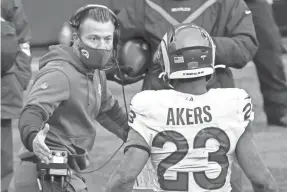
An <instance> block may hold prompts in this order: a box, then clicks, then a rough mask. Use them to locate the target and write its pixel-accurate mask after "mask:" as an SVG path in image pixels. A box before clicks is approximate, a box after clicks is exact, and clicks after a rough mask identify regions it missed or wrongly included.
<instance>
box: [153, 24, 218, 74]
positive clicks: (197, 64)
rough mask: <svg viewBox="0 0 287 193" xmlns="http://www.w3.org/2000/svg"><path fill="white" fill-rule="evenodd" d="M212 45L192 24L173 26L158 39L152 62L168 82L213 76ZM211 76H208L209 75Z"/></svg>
mask: <svg viewBox="0 0 287 193" xmlns="http://www.w3.org/2000/svg"><path fill="white" fill-rule="evenodd" d="M214 61H215V45H214V43H213V40H212V38H211V37H210V35H209V34H208V33H207V32H206V31H205V30H204V29H203V28H201V27H199V26H197V25H195V24H179V25H175V26H173V28H172V29H171V30H169V31H168V32H167V33H166V34H165V35H164V37H163V38H162V40H161V43H160V45H159V46H158V49H157V52H156V55H155V56H154V62H156V63H160V64H161V66H162V70H163V73H161V75H160V77H161V76H162V75H164V76H165V77H166V78H168V79H187V78H197V77H202V76H209V75H212V74H213V73H214ZM210 77H211V76H210Z"/></svg>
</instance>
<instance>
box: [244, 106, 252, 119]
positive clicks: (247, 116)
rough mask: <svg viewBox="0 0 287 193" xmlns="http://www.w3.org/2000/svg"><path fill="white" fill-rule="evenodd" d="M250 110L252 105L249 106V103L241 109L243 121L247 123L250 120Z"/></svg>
mask: <svg viewBox="0 0 287 193" xmlns="http://www.w3.org/2000/svg"><path fill="white" fill-rule="evenodd" d="M251 110H252V105H251V103H247V104H246V105H245V107H244V108H243V112H244V121H247V120H248V119H250V116H251Z"/></svg>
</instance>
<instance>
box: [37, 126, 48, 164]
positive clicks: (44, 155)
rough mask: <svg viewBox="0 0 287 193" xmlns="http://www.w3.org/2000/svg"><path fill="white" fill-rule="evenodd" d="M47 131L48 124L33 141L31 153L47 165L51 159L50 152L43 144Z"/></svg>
mask: <svg viewBox="0 0 287 193" xmlns="http://www.w3.org/2000/svg"><path fill="white" fill-rule="evenodd" d="M49 129H50V126H49V124H45V127H44V129H43V130H41V131H39V132H38V134H37V135H36V137H35V139H34V140H33V152H34V153H35V155H36V156H37V157H38V158H39V159H40V160H41V161H43V162H45V163H46V164H49V163H50V159H51V158H52V155H51V150H50V149H49V148H48V147H47V145H46V144H45V139H46V136H47V133H48V132H49Z"/></svg>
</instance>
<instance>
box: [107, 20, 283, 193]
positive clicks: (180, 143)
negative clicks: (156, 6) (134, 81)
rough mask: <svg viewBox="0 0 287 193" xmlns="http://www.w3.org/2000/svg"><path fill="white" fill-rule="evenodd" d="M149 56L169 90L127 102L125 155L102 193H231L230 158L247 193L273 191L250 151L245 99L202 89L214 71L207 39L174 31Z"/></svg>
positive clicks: (195, 31)
mask: <svg viewBox="0 0 287 193" xmlns="http://www.w3.org/2000/svg"><path fill="white" fill-rule="evenodd" d="M157 53H158V54H157V56H158V57H157V59H156V60H157V61H159V62H160V63H161V64H162V67H163V72H164V73H163V74H161V78H163V79H164V80H165V82H166V83H167V84H168V85H169V86H170V88H171V89H166V90H159V91H152V90H150V91H142V92H140V93H138V94H136V95H135V96H134V97H133V99H132V101H131V106H130V117H129V125H130V128H131V130H130V133H129V137H128V142H127V146H126V147H125V150H124V152H125V157H124V159H123V161H122V162H121V164H120V165H119V166H118V168H117V169H116V170H115V171H114V173H113V174H112V175H111V177H110V179H109V182H108V185H107V191H131V190H132V189H133V188H134V189H140V188H144V189H149V190H150V191H198V192H203V191H220V192H225V191H231V190H232V188H231V185H230V176H231V172H232V171H231V165H232V162H233V160H234V159H235V157H237V159H238V162H239V165H240V166H241V168H242V170H243V171H244V172H245V174H246V176H247V177H248V178H249V180H250V182H251V184H252V186H253V189H254V190H255V191H278V188H277V185H276V182H275V180H274V178H273V176H272V175H271V173H270V172H269V170H268V169H267V168H266V166H265V165H264V163H263V161H262V159H261V158H260V156H259V154H258V152H257V150H256V147H255V145H254V141H253V136H252V126H251V122H252V120H253V117H254V112H253V109H252V103H251V98H250V96H249V95H248V94H247V93H246V91H244V90H243V89H238V88H226V89H210V90H209V91H207V89H206V84H207V82H208V81H209V80H210V79H211V78H212V75H213V73H214V70H215V69H214V58H215V45H214V43H213V41H212V39H211V37H210V35H209V34H208V33H207V32H206V31H205V30H204V29H202V28H200V27H198V26H196V25H193V24H180V25H177V26H174V28H173V29H171V30H170V31H169V32H168V33H166V34H165V36H164V37H163V39H162V41H161V44H160V46H159V48H158V51H157Z"/></svg>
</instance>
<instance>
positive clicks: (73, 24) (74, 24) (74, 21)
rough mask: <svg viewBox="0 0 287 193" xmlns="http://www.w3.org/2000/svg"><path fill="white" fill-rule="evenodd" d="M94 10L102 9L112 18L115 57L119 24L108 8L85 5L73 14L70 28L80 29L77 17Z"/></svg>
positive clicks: (118, 37) (118, 38) (118, 39)
mask: <svg viewBox="0 0 287 193" xmlns="http://www.w3.org/2000/svg"><path fill="white" fill-rule="evenodd" d="M94 8H103V9H106V10H108V11H109V13H110V14H111V15H112V17H113V18H114V20H115V22H114V25H115V32H114V41H113V49H114V51H113V54H114V57H116V54H117V45H118V44H119V42H120V36H121V35H120V23H119V21H118V18H117V16H116V14H115V13H114V12H113V11H112V10H111V9H109V8H108V7H106V6H104V5H98V4H89V5H85V6H83V7H81V8H79V9H78V10H77V11H76V12H75V13H74V14H73V16H72V17H71V18H70V22H69V23H70V26H71V27H72V28H74V29H78V28H79V27H80V21H79V18H78V17H79V16H80V15H81V14H82V13H83V12H85V11H87V10H90V9H94Z"/></svg>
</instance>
